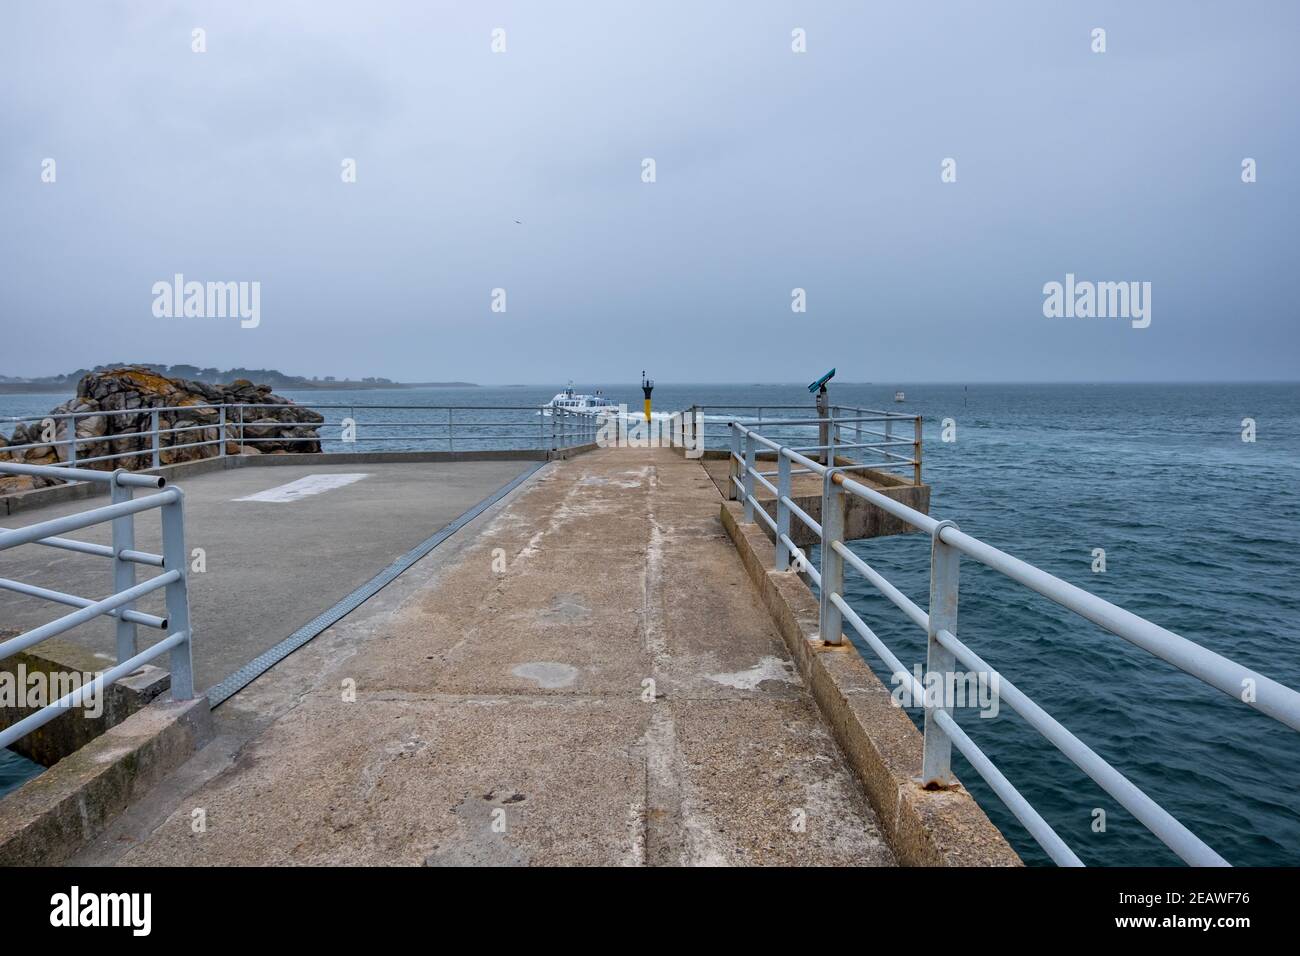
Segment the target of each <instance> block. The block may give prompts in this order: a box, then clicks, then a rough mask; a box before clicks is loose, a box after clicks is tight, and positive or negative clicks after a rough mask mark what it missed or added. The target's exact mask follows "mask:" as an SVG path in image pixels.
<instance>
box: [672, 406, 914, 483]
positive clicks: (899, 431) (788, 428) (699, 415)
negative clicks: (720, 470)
mask: <svg viewBox="0 0 1300 956" xmlns="http://www.w3.org/2000/svg"><path fill="white" fill-rule="evenodd" d="M688 411H689V415H688V418H689V424H688V428H694V429H695V431H694V433H688V436H687V437H688V440H690V441H692V442H693V445H694V447H698V448H700V449H702V450H703V449H707V448H709V447H710V446H712V447H714V448H725V447H726V446H727V445H728V443H729V440H730V439H731V437H732V433H731V423H732V422H733V421H739V422H741V423H742V424H748V425H750V426H751V427H752V426H753V425H754V424H755V423H757V422H762V423H763V427H764V431H765V432H766V434H767V436H768V437H769V438H771V439H775V440H780V439H782V438H784V439H785V444H787V445H788V446H789V447H791V448H793V449H794V450H795V451H800V452H814V453H816V454H814V455H813V457H814V458H820V459H822V460H823V461H824V460H826V454H825V453H826V452H833V453H835V454H838V453H840V452H841V451H844V452H856V453H858V454H861V453H862V452H864V451H872V452H873V453H875V454H876V455H878V456H880V457H881V458H882V460H881V461H879V462H877V463H876V466H875V467H876V468H877V469H878V470H881V471H896V472H901V473H903V474H906V473H907V472H908V471H910V472H911V476H910V477H911V479H912V483H913V484H917V485H919V484H920V483H921V422H922V419H921V416H920V415H906V414H903V413H902V412H890V411H884V410H881V409H876V408H862V407H860V406H857V405H831V406H829V408H828V410H827V417H826V418H819V417H811V418H810V417H809V409H808V406H807V405H692V406H691V408H690V409H689V410H688ZM769 412H771V413H774V414H773V415H771V416H769V415H768V413H769ZM697 423H698V424H697ZM814 426H815V427H816V428H817V433H818V434H817V441H816V442H815V443H814V444H809V443H808V442H807V441H806V440H805V433H807V432H808V431H810V430H811V429H812V428H813V427H814ZM831 445H834V448H833V449H831V448H830V446H831ZM732 451H733V453H734V451H735V449H734V448H733V449H732ZM904 451H907V452H910V454H901V452H904ZM764 477H769V478H770V477H771V475H770V474H768V475H765V476H764Z"/></svg>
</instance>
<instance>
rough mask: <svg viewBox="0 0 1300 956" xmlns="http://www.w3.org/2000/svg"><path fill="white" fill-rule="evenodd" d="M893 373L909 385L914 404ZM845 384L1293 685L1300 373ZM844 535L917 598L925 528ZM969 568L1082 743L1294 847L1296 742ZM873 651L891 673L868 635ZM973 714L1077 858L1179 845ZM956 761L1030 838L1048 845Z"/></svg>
mask: <svg viewBox="0 0 1300 956" xmlns="http://www.w3.org/2000/svg"><path fill="white" fill-rule="evenodd" d="M559 387H560V386H559V385H548V386H540V387H526V388H480V389H431V390H372V391H365V392H346V393H344V392H338V393H334V392H330V393H321V392H314V391H313V392H286V393H285V394H287V395H289V396H290V397H292V398H295V399H297V400H300V401H304V402H306V403H312V402H321V401H335V402H344V403H354V402H355V403H357V404H358V405H365V404H382V403H385V402H393V403H412V404H418V403H438V404H466V405H497V404H505V403H511V404H535V403H539V402H544V401H547V400H549V399H550V397H551V396H552V395H553V394H555V392H556V391H557V390H558V389H559ZM596 387H602V388H603V390H604V392H605V394H606V395H607V396H608V397H610V398H612V399H613V400H615V401H621V402H626V403H627V404H628V405H629V406H630V407H632V408H639V407H640V401H641V393H640V389H639V388H638V387H637V385H636V383H635V382H632V383H628V384H624V385H605V386H595V385H592V384H587V383H578V388H579V390H580V391H591V390H593V389H594V388H596ZM896 388H902V389H904V390H905V391H906V395H907V401H906V402H905V403H904V404H902V405H895V404H894V402H893V394H894V390H895V389H896ZM832 395H833V398H834V400H835V401H837V402H842V403H845V404H859V405H865V406H869V407H876V408H888V409H891V410H900V411H905V412H908V413H912V414H921V415H924V416H925V461H926V464H925V480H926V481H927V483H929V484H931V485H932V487H933V499H932V513H933V514H934V515H935V516H936V517H940V518H951V519H953V520H955V521H957V522H958V523H959V524H960V525H961V527H962V529H963V530H964V531H966V532H968V533H971V534H974V535H976V536H978V537H980V538H982V539H983V540H985V541H987V542H989V543H991V544H994V545H996V546H998V547H1000V548H1002V549H1004V550H1006V551H1009V552H1011V553H1012V554H1014V555H1016V556H1018V557H1021V558H1023V559H1025V560H1027V561H1030V562H1032V563H1034V564H1036V565H1038V566H1039V567H1042V568H1044V569H1045V570H1047V571H1050V572H1051V573H1053V574H1056V575H1058V576H1060V577H1062V578H1064V579H1066V580H1068V581H1071V582H1073V583H1075V584H1078V585H1080V586H1082V587H1085V588H1088V589H1089V590H1092V591H1094V592H1096V593H1098V594H1100V595H1101V596H1103V597H1105V598H1107V599H1108V600H1111V601H1114V602H1116V603H1118V604H1120V605H1122V606H1124V607H1126V608H1128V609H1130V610H1132V611H1134V612H1136V613H1138V614H1141V615H1143V616H1146V617H1149V618H1150V619H1152V620H1154V621H1156V622H1157V623H1159V624H1161V625H1163V626H1165V627H1168V628H1170V629H1171V630H1173V631H1175V632H1177V633H1179V634H1182V635H1183V636H1184V637H1187V638H1190V639H1192V640H1195V641H1198V642H1201V643H1203V644H1205V645H1206V646H1208V647H1210V648H1212V649H1214V650H1216V651H1218V652H1219V653H1222V654H1225V655H1227V656H1229V657H1232V658H1234V659H1236V660H1238V661H1240V662H1242V663H1244V664H1246V665H1248V666H1250V667H1253V668H1255V669H1257V670H1259V671H1261V672H1263V673H1264V674H1267V675H1268V676H1271V677H1273V678H1275V679H1276V680H1279V681H1281V682H1282V683H1284V684H1287V685H1289V686H1292V687H1300V640H1298V635H1300V385H1298V384H1279V385H1178V386H1171V385H1096V386H1092V385H1005V386H1003V385H980V386H972V387H970V388H969V389H965V388H963V387H962V386H949V385H924V384H913V385H909V384H906V383H901V384H900V383H886V384H882V385H852V384H840V383H833V384H832ZM60 399H61V397H60V396H48V395H40V396H0V415H16V414H37V413H40V412H43V411H46V410H48V409H49V408H50V407H51V406H53V405H54V404H55V403H56V402H57V401H59V400H60ZM694 403H701V404H710V405H728V404H767V405H772V404H777V403H791V404H798V405H803V406H810V404H811V396H809V394H808V393H807V391H806V390H805V389H804V388H803V387H802V385H799V384H791V385H753V386H733V385H727V386H720V385H686V384H661V385H659V386H658V387H657V388H656V389H655V405H656V408H658V409H663V410H674V409H679V408H683V407H686V406H689V405H691V404H694ZM375 414H379V413H375ZM392 414H401V413H392ZM339 417H341V414H340V413H338V412H334V413H330V414H329V418H330V420H337V418H339ZM356 417H357V418H358V420H359V421H361V422H364V421H366V418H365V414H364V413H361V414H357V416H356ZM1246 417H1250V418H1253V419H1255V421H1256V423H1257V441H1255V442H1254V443H1245V442H1243V441H1242V440H1241V431H1242V425H1241V422H1242V419H1243V418H1246ZM944 418H952V419H954V421H955V423H956V436H957V440H956V441H955V442H952V443H944V442H942V441H940V422H941V420H942V419H944ZM411 433H412V434H413V435H415V434H421V432H420V431H419V430H417V429H412V431H411ZM425 433H427V431H426V432H425ZM362 434H363V435H364V430H363V432H362ZM403 444H404V443H401V442H397V443H386V445H385V447H388V448H399V447H402V445H403ZM411 444H412V445H414V444H416V443H415V441H414V440H412V442H411ZM854 547H855V549H856V550H858V551H859V553H860V554H862V556H863V557H864V558H865V559H866V560H868V561H869V562H870V563H871V564H872V565H873V566H875V567H876V568H877V569H879V570H880V571H881V572H882V573H884V574H885V575H886V576H887V577H888V578H889V579H890V580H892V581H893V582H894V583H896V584H897V585H898V586H899V587H901V588H902V589H903V590H904V591H905V592H906V593H907V594H909V595H910V596H911V597H912V598H913V599H914V600H916V601H917V602H918V603H920V604H921V605H922V606H925V604H926V601H927V595H928V580H929V541H928V539H927V538H925V537H923V536H920V535H909V536H903V537H897V538H887V539H880V540H875V541H866V542H859V543H857V544H855V545H854ZM1094 548H1104V549H1105V550H1106V560H1107V570H1106V573H1104V574H1094V573H1093V572H1092V570H1091V566H1092V561H1093V558H1092V551H1093V549H1094ZM961 583H962V587H961V612H960V613H961V619H960V633H961V636H962V639H963V640H964V641H965V642H966V643H967V644H969V645H970V646H971V647H972V648H973V649H974V650H975V651H976V652H977V653H979V654H980V655H981V656H982V657H983V658H984V659H985V660H987V661H988V662H989V663H990V664H992V665H993V666H995V667H997V668H999V669H1000V670H1001V671H1002V673H1004V674H1005V675H1006V677H1007V678H1008V679H1010V680H1012V681H1014V682H1015V683H1016V684H1017V685H1018V686H1019V687H1020V688H1021V689H1022V690H1023V691H1025V692H1026V693H1027V694H1029V695H1030V696H1031V697H1032V698H1034V699H1035V700H1036V701H1037V702H1038V703H1039V704H1040V705H1041V706H1043V707H1044V708H1045V709H1046V710H1047V711H1048V712H1049V713H1051V714H1052V715H1053V716H1055V717H1056V718H1057V719H1058V720H1060V721H1061V722H1062V723H1063V724H1065V725H1066V726H1067V727H1068V728H1069V729H1070V730H1072V731H1073V732H1074V733H1075V734H1076V735H1077V736H1079V737H1080V738H1082V739H1083V740H1084V742H1085V743H1087V744H1088V745H1089V746H1091V747H1092V748H1093V749H1094V750H1096V751H1097V752H1098V753H1100V754H1101V755H1102V756H1103V757H1105V758H1106V759H1108V760H1109V761H1111V763H1113V764H1114V765H1115V766H1116V767H1117V768H1118V769H1119V770H1120V771H1122V772H1123V773H1125V774H1126V775H1128V776H1129V778H1130V779H1132V780H1133V781H1134V782H1135V783H1136V784H1137V785H1138V786H1140V787H1142V788H1143V789H1144V790H1146V791H1147V792H1148V793H1149V794H1150V795H1151V796H1152V797H1153V798H1154V799H1155V800H1156V801H1157V802H1159V803H1161V804H1162V805H1163V806H1164V807H1165V808H1166V809H1168V810H1169V811H1170V812H1172V813H1173V814H1174V815H1175V816H1176V817H1178V818H1179V819H1180V820H1182V821H1183V822H1184V823H1185V824H1187V825H1188V826H1189V827H1190V828H1191V829H1192V830H1193V831H1194V832H1196V833H1197V834H1199V835H1200V836H1201V837H1202V838H1203V839H1205V840H1206V841H1207V842H1208V843H1209V844H1210V845H1211V846H1213V847H1214V848H1215V849H1216V850H1218V851H1219V852H1220V853H1221V854H1223V855H1224V856H1225V857H1226V858H1227V859H1228V860H1229V861H1230V862H1232V863H1235V864H1238V865H1264V864H1272V865H1296V864H1297V863H1300V759H1297V758H1298V757H1300V736H1297V735H1296V734H1295V733H1294V732H1292V731H1289V730H1286V729H1284V728H1282V727H1280V726H1279V725H1277V724H1275V723H1274V722H1272V721H1270V720H1269V719H1267V718H1265V717H1263V716H1261V715H1259V714H1256V713H1255V712H1253V711H1251V710H1249V709H1248V708H1246V707H1245V706H1243V705H1242V704H1240V703H1238V702H1236V701H1234V700H1231V699H1229V698H1227V697H1225V696H1224V695H1222V694H1220V693H1219V692H1218V691H1214V690H1211V689H1209V688H1207V687H1205V686H1204V685H1202V684H1200V683H1199V682H1198V681H1196V680H1194V679H1192V678H1189V677H1185V676H1183V675H1181V674H1180V673H1179V672H1177V671H1175V670H1174V669H1173V668H1172V667H1170V666H1169V665H1167V664H1164V663H1163V662H1161V661H1159V660H1158V659H1156V658H1153V657H1151V656H1150V655H1147V654H1145V653H1144V652H1142V651H1139V650H1138V649H1136V648H1134V647H1132V646H1130V645H1128V644H1127V643H1125V642H1124V641H1122V640H1120V639H1119V638H1116V637H1113V636H1111V635H1109V634H1106V633H1105V632H1103V631H1102V630H1101V629H1099V628H1097V627H1096V626H1094V625H1092V624H1089V623H1087V622H1086V621H1083V620H1082V619H1080V618H1077V617H1075V616H1074V615H1071V614H1069V613H1068V612H1065V611H1063V610H1062V609H1060V608H1058V607H1057V606H1056V605H1054V604H1051V603H1050V602H1048V601H1046V600H1045V599H1042V598H1038V597H1036V596H1034V595H1033V594H1031V593H1030V592H1028V591H1027V590H1025V589H1024V588H1021V587H1019V586H1018V585H1014V584H1012V583H1010V582H1008V581H1006V580H1005V579H1003V578H1001V577H1000V576H999V575H997V574H996V573H994V572H990V571H986V570H985V569H983V568H982V567H980V566H978V565H976V564H975V563H974V562H972V561H969V560H967V561H965V562H963V566H962V582H961ZM847 590H848V593H849V597H850V599H851V602H852V603H853V605H854V607H855V608H856V609H857V610H858V611H859V613H860V614H861V615H862V616H863V618H864V619H865V620H866V621H867V623H868V624H869V625H870V626H871V627H872V628H873V630H875V631H876V633H877V634H878V635H880V637H881V638H882V639H883V640H884V641H885V642H886V643H887V644H888V645H889V646H890V647H891V648H893V650H894V652H895V653H896V654H897V655H898V656H899V658H900V659H901V660H902V662H903V663H904V664H905V665H908V666H910V665H911V664H912V663H914V662H917V661H923V660H924V655H925V635H924V634H923V633H921V632H920V631H919V630H918V629H916V628H915V627H914V626H913V625H911V624H909V623H907V622H906V621H905V620H904V619H903V617H902V615H901V614H900V613H899V612H898V611H897V610H896V609H894V607H893V605H892V604H889V603H888V602H886V601H885V600H884V599H883V598H881V597H879V596H878V595H876V594H875V593H874V592H871V591H870V589H869V587H868V586H866V585H862V584H858V585H857V587H856V588H855V587H849V588H848V589H847ZM864 656H865V657H867V659H868V660H870V661H872V663H873V664H874V665H877V670H878V673H881V674H882V677H884V676H886V675H884V671H883V669H881V668H879V667H878V662H877V661H875V660H874V659H873V657H872V655H871V653H870V651H868V650H865V649H864ZM963 726H965V727H966V729H967V731H968V732H969V733H970V734H971V736H972V737H973V738H974V739H975V741H976V743H978V744H979V745H980V746H981V747H982V748H983V749H984V750H985V752H986V753H988V754H989V756H990V757H991V758H992V759H993V760H994V762H995V763H996V764H997V765H998V766H999V767H1000V768H1001V770H1002V771H1003V773H1005V774H1006V776H1007V777H1008V778H1009V779H1010V780H1011V782H1012V783H1013V784H1015V785H1016V786H1017V787H1018V788H1020V790H1021V792H1022V793H1023V794H1025V796H1026V797H1027V798H1028V799H1029V800H1030V801H1031V802H1032V803H1033V804H1034V806H1035V807H1037V808H1038V810H1039V811H1040V812H1041V813H1042V814H1043V815H1044V817H1046V819H1047V820H1048V822H1049V823H1051V824H1052V825H1053V826H1054V827H1055V828H1056V829H1057V831H1058V832H1059V833H1060V834H1061V835H1062V836H1063V837H1064V838H1065V840H1066V841H1067V842H1068V843H1069V844H1070V845H1071V846H1072V847H1073V848H1074V849H1075V851H1076V852H1077V853H1078V854H1079V855H1080V856H1081V857H1082V858H1083V859H1084V861H1085V862H1087V863H1089V864H1110V865H1132V864H1174V863H1177V862H1178V861H1177V859H1176V858H1175V857H1174V856H1173V855H1172V854H1171V853H1169V852H1168V851H1167V850H1165V849H1164V848H1163V846H1162V845H1161V844H1160V843H1159V841H1157V840H1156V839H1155V838H1154V837H1152V836H1150V834H1148V833H1147V832H1146V830H1145V829H1144V828H1143V827H1142V826H1141V824H1139V823H1137V822H1136V821H1135V820H1133V819H1132V818H1131V817H1129V816H1128V815H1127V814H1126V813H1125V811H1124V810H1123V809H1122V808H1120V807H1119V806H1118V805H1117V804H1116V803H1115V802H1114V801H1113V800H1111V799H1110V798H1109V797H1108V796H1106V795H1105V794H1104V792H1102V791H1101V790H1100V789H1099V788H1097V787H1096V786H1095V785H1094V784H1092V783H1091V781H1089V780H1088V778H1087V777H1085V776H1084V775H1083V773H1082V772H1080V771H1078V770H1077V769H1076V768H1075V767H1074V766H1073V765H1072V764H1070V763H1069V762H1068V761H1067V760H1066V759H1065V758H1063V757H1061V756H1060V755H1059V754H1058V753H1057V752H1056V751H1055V749H1054V748H1052V747H1051V745H1050V744H1047V743H1046V742H1045V741H1044V740H1042V738H1040V737H1039V736H1038V734H1037V733H1036V732H1035V731H1033V730H1031V729H1030V728H1029V727H1028V726H1027V725H1025V723H1024V722H1023V721H1022V720H1021V719H1020V718H1019V717H1017V716H1016V715H1015V714H1014V713H1012V712H1011V711H1010V709H1009V708H1006V707H1004V708H1002V710H1001V713H1000V714H999V716H998V717H996V718H995V719H992V720H985V719H979V718H978V717H975V716H973V715H970V716H963ZM954 760H955V766H956V769H957V772H958V773H959V775H960V776H961V777H962V779H963V781H964V782H965V783H966V784H967V786H968V787H969V788H970V789H971V790H972V792H973V793H974V794H975V796H976V798H977V799H978V800H979V801H980V803H981V805H982V806H983V807H984V808H985V809H986V810H987V812H988V813H989V815H990V816H991V817H992V818H993V820H994V822H995V823H996V824H997V825H998V826H999V827H1000V828H1001V829H1002V830H1003V832H1004V833H1006V834H1007V835H1008V837H1009V838H1010V839H1011V841H1012V842H1013V844H1014V845H1015V847H1016V849H1017V850H1018V851H1019V852H1020V853H1021V854H1022V856H1024V857H1025V859H1026V860H1027V861H1028V862H1030V863H1044V862H1047V860H1046V857H1045V855H1044V854H1043V853H1042V852H1041V851H1040V850H1039V849H1038V848H1037V846H1036V845H1035V844H1034V842H1033V841H1032V839H1031V838H1029V837H1028V835H1027V834H1026V833H1025V832H1024V831H1023V830H1022V829H1021V828H1020V827H1019V825H1018V824H1017V823H1016V822H1015V821H1014V818H1012V817H1011V815H1010V814H1009V813H1008V812H1007V811H1006V810H1005V808H1003V807H1002V805H1001V803H1000V802H999V801H998V800H997V798H996V797H994V796H993V795H992V794H991V792H990V791H989V790H988V789H987V787H985V786H984V785H983V783H982V781H981V780H980V779H979V777H978V776H977V775H976V774H975V772H974V771H973V770H972V769H971V768H970V767H969V766H967V765H965V764H964V762H963V761H962V760H961V758H960V757H959V756H955V757H954ZM6 773H9V774H10V777H11V778H12V777H13V776H14V771H13V769H12V768H8V769H7V768H6V764H5V758H4V756H3V755H2V754H0V792H2V791H3V789H4V787H5V779H6V777H5V775H6ZM1096 808H1101V809H1104V810H1105V811H1106V813H1107V827H1106V831H1105V832H1104V833H1095V832H1093V830H1092V827H1091V825H1092V822H1093V819H1094V817H1093V811H1094V809H1096Z"/></svg>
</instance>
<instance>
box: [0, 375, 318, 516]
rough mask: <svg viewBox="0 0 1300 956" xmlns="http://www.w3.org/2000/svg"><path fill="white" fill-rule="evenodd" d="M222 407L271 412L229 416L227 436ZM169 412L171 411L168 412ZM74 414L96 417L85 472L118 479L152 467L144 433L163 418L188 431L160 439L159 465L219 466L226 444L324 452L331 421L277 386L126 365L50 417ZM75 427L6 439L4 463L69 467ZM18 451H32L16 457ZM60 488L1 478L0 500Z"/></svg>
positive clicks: (25, 429) (89, 424)
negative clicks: (206, 461)
mask: <svg viewBox="0 0 1300 956" xmlns="http://www.w3.org/2000/svg"><path fill="white" fill-rule="evenodd" d="M215 405H228V406H229V405H266V406H272V407H267V408H246V409H243V414H242V419H243V420H242V421H241V414H240V409H238V408H227V409H226V418H227V421H226V424H225V434H224V435H223V434H222V428H221V410H220V409H219V408H215V407H212V406H215ZM164 409H165V410H164ZM69 412H78V413H95V414H87V415H85V417H82V418H78V419H76V439H77V454H76V461H77V465H78V466H80V467H87V468H95V469H99V470H102V471H112V470H113V469H114V468H127V469H131V470H134V471H138V470H143V469H147V468H151V467H153V444H152V438H151V436H149V435H146V434H139V433H142V432H149V431H150V430H152V428H153V421H154V416H155V415H156V416H157V421H158V427H159V428H160V429H168V428H175V429H184V430H181V431H176V432H173V433H165V434H162V435H160V436H159V449H158V459H159V461H160V462H161V463H162V464H164V465H170V464H175V463H177V462H184V461H196V460H198V459H201V458H212V457H214V456H216V455H218V454H220V451H221V444H222V442H224V443H225V447H226V453H227V454H244V455H249V454H251V455H259V454H269V453H277V452H278V453H284V454H289V453H295V452H319V451H320V450H321V449H320V433H319V426H320V425H321V423H323V422H324V420H325V419H324V418H323V417H322V416H321V415H320V414H319V413H317V412H314V411H312V410H311V409H310V408H304V407H302V406H301V405H295V404H294V403H293V402H292V401H290V400H289V399H287V398H285V397H284V396H282V395H276V394H274V393H273V392H272V391H271V388H270V386H267V385H256V384H254V383H253V382H250V381H248V380H247V379H239V380H237V381H235V382H232V383H230V384H229V385H209V384H207V383H205V382H192V381H189V380H187V379H180V378H169V377H167V376H165V375H159V374H158V373H157V372H154V371H152V370H150V369H148V368H145V367H144V366H139V365H125V366H121V367H119V368H114V369H108V370H105V371H102V372H92V373H90V374H89V375H86V376H85V377H83V378H82V379H81V381H80V382H78V383H77V394H76V397H75V398H72V399H69V400H68V401H66V402H64V403H63V404H61V405H59V406H58V407H57V408H54V409H52V410H51V412H50V415H51V416H55V415H61V414H65V413H69ZM70 422H71V419H55V418H53V417H52V418H51V419H48V420H46V421H43V422H27V423H25V424H22V425H18V426H17V427H15V429H14V432H13V435H12V436H11V437H10V438H9V439H8V440H6V439H5V438H4V437H3V436H0V461H3V460H8V461H19V462H22V463H24V464H29V465H54V464H66V463H67V462H68V460H69V453H70V451H71V446H70V445H69V444H51V443H50V439H51V438H53V439H54V440H55V442H56V443H57V442H67V441H68V439H69V437H70V436H69V434H68V430H69V427H70ZM15 445H33V446H34V447H32V448H26V449H20V450H18V451H12V450H11V449H12V447H13V446H15ZM109 455H120V456H124V457H120V458H115V459H112V460H109V461H91V462H89V463H88V464H86V462H87V459H95V458H103V457H106V456H109ZM57 483H58V482H57V481H54V480H47V479H44V478H31V477H28V476H13V477H7V478H0V494H10V493H13V492H15V491H29V490H31V489H32V488H40V487H44V486H45V485H47V484H57Z"/></svg>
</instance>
